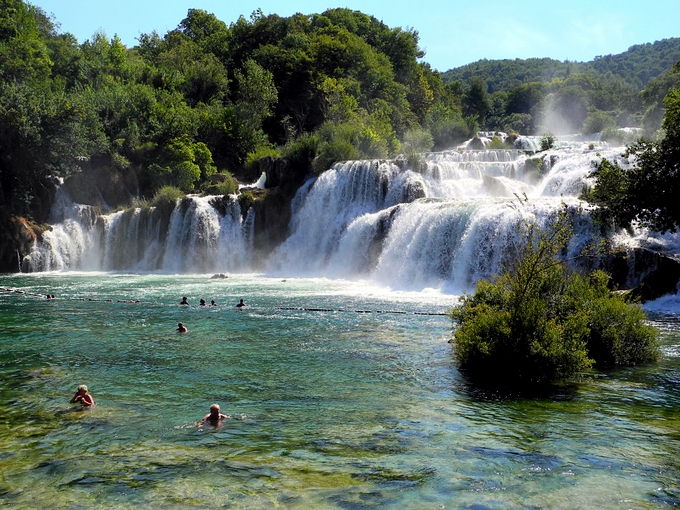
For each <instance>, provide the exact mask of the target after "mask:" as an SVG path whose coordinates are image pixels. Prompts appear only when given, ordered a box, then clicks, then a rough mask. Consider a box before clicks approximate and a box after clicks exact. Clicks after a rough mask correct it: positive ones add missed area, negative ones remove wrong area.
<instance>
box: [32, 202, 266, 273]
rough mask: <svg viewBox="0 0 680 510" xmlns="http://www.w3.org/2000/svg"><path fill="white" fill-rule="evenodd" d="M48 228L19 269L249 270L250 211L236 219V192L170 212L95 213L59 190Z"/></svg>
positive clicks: (179, 206) (238, 211) (238, 212)
mask: <svg viewBox="0 0 680 510" xmlns="http://www.w3.org/2000/svg"><path fill="white" fill-rule="evenodd" d="M60 193H61V194H62V195H61V196H60V197H59V199H58V200H57V201H56V202H55V209H54V211H53V219H54V223H53V225H52V230H51V231H48V232H45V233H44V234H43V236H42V239H41V240H39V241H38V242H37V243H36V244H35V245H34V247H33V250H32V251H31V253H30V254H29V255H28V256H27V257H25V258H24V260H23V262H22V268H23V270H25V271H55V270H80V271H92V270H103V271H142V272H145V271H162V272H170V273H207V272H230V271H245V270H249V269H250V265H249V261H250V260H251V257H252V252H253V228H254V213H253V212H252V210H251V211H249V212H248V215H247V216H246V218H245V219H243V218H242V217H241V207H240V205H239V202H238V199H237V197H236V196H230V197H224V198H223V197H219V196H207V197H187V198H185V199H182V200H179V201H178V202H177V204H176V205H175V207H174V209H172V212H171V213H170V214H169V216H168V214H167V212H165V211H163V210H161V209H159V208H154V207H151V208H145V209H141V208H136V209H128V210H126V211H119V212H115V213H111V214H106V215H101V216H98V215H97V214H96V212H95V209H94V208H92V207H89V206H84V205H79V204H74V203H72V202H71V201H70V199H69V198H68V196H67V195H65V194H64V192H62V191H60Z"/></svg>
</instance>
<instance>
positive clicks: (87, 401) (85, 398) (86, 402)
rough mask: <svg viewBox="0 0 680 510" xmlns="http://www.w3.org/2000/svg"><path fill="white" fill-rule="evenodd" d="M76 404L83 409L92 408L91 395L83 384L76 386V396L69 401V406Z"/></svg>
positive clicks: (92, 400)
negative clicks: (80, 405) (78, 403)
mask: <svg viewBox="0 0 680 510" xmlns="http://www.w3.org/2000/svg"><path fill="white" fill-rule="evenodd" d="M76 402H80V403H81V404H82V405H83V407H94V399H93V398H92V395H90V394H89V393H88V391H87V386H85V385H84V384H81V385H80V386H78V391H76V394H75V395H73V398H72V399H71V404H75V403H76Z"/></svg>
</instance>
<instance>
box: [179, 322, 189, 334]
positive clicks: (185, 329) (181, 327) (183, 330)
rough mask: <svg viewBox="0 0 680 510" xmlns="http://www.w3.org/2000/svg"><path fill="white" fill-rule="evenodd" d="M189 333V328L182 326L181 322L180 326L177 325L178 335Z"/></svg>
mask: <svg viewBox="0 0 680 510" xmlns="http://www.w3.org/2000/svg"><path fill="white" fill-rule="evenodd" d="M188 331H189V330H188V329H187V327H186V326H185V325H184V324H182V323H181V322H180V323H179V324H177V332H178V333H186V332H188Z"/></svg>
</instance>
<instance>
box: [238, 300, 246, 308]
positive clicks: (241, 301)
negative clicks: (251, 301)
mask: <svg viewBox="0 0 680 510" xmlns="http://www.w3.org/2000/svg"><path fill="white" fill-rule="evenodd" d="M244 306H247V305H246V302H245V301H244V300H243V298H241V300H240V301H239V302H238V304H237V305H236V308H243V307H244Z"/></svg>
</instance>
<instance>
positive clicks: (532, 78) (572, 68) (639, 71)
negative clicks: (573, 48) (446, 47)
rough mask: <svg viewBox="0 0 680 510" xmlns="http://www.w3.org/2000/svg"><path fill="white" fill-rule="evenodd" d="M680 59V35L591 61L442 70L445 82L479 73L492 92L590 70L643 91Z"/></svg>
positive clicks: (547, 60)
mask: <svg viewBox="0 0 680 510" xmlns="http://www.w3.org/2000/svg"><path fill="white" fill-rule="evenodd" d="M678 60H680V38H672V39H663V40H661V41H656V42H654V43H647V44H636V45H635V46H631V47H630V48H628V51H625V52H623V53H620V54H618V55H604V56H597V57H595V59H594V60H592V61H590V62H573V61H569V60H566V61H564V62H562V61H560V60H554V59H551V58H528V59H519V58H516V59H514V60H487V59H483V60H479V61H477V62H472V63H470V64H467V65H464V66H460V67H456V68H454V69H450V70H448V71H446V72H444V73H442V78H443V80H444V82H445V83H450V82H452V81H460V82H462V83H468V81H469V80H470V78H472V77H473V76H477V77H479V78H482V79H483V80H484V81H486V83H487V85H488V86H489V90H488V91H489V93H493V92H508V91H509V90H511V89H514V88H516V87H519V86H520V85H523V84H524V83H531V82H542V81H544V82H550V81H552V80H553V79H554V78H565V77H567V76H569V75H570V74H576V73H581V74H589V75H591V76H593V77H594V78H599V79H605V80H619V81H622V82H623V83H625V84H626V85H627V86H628V87H630V88H631V89H633V90H635V91H640V90H642V89H644V88H645V87H647V85H649V82H650V81H652V80H653V79H654V78H658V77H659V76H661V75H662V74H664V73H667V72H668V70H669V69H670V68H671V67H673V64H675V62H677V61H678Z"/></svg>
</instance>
